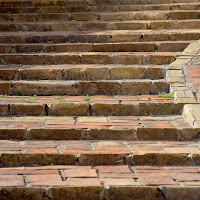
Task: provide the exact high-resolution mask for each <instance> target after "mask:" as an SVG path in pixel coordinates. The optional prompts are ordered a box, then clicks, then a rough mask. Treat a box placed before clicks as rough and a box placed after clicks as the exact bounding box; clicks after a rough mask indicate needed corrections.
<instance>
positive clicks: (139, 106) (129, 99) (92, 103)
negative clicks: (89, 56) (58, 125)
mask: <svg viewBox="0 0 200 200" xmlns="http://www.w3.org/2000/svg"><path fill="white" fill-rule="evenodd" d="M139 89H140V87H139ZM138 92H141V91H140V90H138ZM15 95H21V94H20V93H19V92H18V93H15ZM0 98H1V103H0V108H1V116H130V115H134V116H137V115H138V116H142V115H177V114H181V112H182V109H183V106H184V104H183V103H175V102H174V101H173V99H172V98H170V97H167V96H160V95H159V94H157V95H132V96H103V95H95V96H88V95H86V96H35V95H34V96H8V95H1V96H0Z"/></svg>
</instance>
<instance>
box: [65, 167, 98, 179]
mask: <svg viewBox="0 0 200 200" xmlns="http://www.w3.org/2000/svg"><path fill="white" fill-rule="evenodd" d="M64 173H65V176H66V177H67V178H72V177H74V178H76V177H77V178H80V177H82V178H84V177H85V178H92V177H97V173H96V170H95V169H84V168H83V169H70V170H64Z"/></svg>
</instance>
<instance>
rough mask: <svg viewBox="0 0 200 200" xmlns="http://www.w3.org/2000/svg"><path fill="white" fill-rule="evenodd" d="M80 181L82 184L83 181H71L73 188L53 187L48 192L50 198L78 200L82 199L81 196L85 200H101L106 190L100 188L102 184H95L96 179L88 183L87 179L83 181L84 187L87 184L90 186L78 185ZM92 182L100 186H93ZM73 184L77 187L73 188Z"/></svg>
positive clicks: (54, 199)
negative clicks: (100, 197)
mask: <svg viewBox="0 0 200 200" xmlns="http://www.w3.org/2000/svg"><path fill="white" fill-rule="evenodd" d="M79 181H80V183H81V180H79V179H78V180H77V179H75V180H73V179H71V181H70V182H71V184H72V185H71V187H51V188H49V189H48V191H47V192H48V196H50V198H52V199H53V200H56V199H60V200H64V199H66V197H70V198H71V199H78V198H80V196H81V197H82V198H83V199H88V200H93V199H99V196H100V195H101V194H102V193H103V192H104V189H103V187H102V186H100V183H99V182H98V181H95V182H94V179H92V181H91V180H89V181H87V180H85V179H84V180H82V183H83V185H85V184H86V182H89V184H90V186H88V187H85V186H79V185H77V184H78V182H79ZM70 182H69V183H70ZM92 182H94V184H95V183H96V184H95V185H99V186H95V185H91V183H92ZM73 184H74V185H75V186H73ZM78 186H79V187H78Z"/></svg>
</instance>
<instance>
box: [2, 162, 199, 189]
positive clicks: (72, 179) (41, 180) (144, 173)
mask: <svg viewBox="0 0 200 200" xmlns="http://www.w3.org/2000/svg"><path fill="white" fill-rule="evenodd" d="M199 170H200V168H199V167H153V166H139V167H133V166H128V165H120V166H115V165H114V166H113V165H111V166H96V167H91V166H66V165H62V166H59V165H57V166H43V167H16V168H2V169H0V177H1V181H0V186H1V187H10V186H18V187H20V186H27V187H32V186H37V187H44V186H65V187H75V186H78V187H82V186H86V187H87V186H101V184H103V185H105V186H106V185H108V186H109V187H112V186H121V187H123V186H128V187H131V186H162V185H165V186H179V187H180V186H181V187H183V186H199V185H200V184H199V183H200V172H199ZM5 179H6V180H7V181H6V182H5Z"/></svg>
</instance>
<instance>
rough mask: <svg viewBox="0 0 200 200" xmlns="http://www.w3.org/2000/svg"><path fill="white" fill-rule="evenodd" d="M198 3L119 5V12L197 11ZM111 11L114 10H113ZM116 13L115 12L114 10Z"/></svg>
mask: <svg viewBox="0 0 200 200" xmlns="http://www.w3.org/2000/svg"><path fill="white" fill-rule="evenodd" d="M199 6H200V3H198V2H196V3H188V2H187V3H173V4H152V5H151V4H149V5H148V4H145V5H120V6H119V11H142V10H143V11H144V10H151V11H152V10H153V11H156V10H187V11H189V10H199ZM113 11H115V9H114V8H113ZM116 11H117V10H116Z"/></svg>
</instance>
